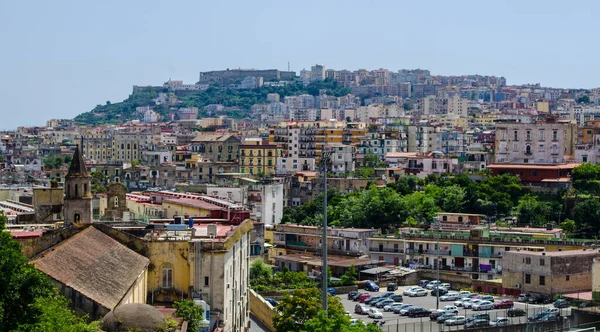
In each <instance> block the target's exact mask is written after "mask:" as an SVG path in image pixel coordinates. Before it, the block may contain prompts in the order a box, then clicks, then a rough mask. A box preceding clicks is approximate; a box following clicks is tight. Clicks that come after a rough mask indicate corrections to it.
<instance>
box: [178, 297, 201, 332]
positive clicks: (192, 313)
mask: <svg viewBox="0 0 600 332" xmlns="http://www.w3.org/2000/svg"><path fill="white" fill-rule="evenodd" d="M173 307H174V308H175V316H176V317H181V318H183V319H184V320H186V321H187V322H188V328H187V330H188V331H190V332H191V331H194V332H195V331H199V330H200V322H201V321H202V320H203V319H204V308H202V307H201V306H199V305H197V304H196V303H194V301H192V300H182V301H175V302H173Z"/></svg>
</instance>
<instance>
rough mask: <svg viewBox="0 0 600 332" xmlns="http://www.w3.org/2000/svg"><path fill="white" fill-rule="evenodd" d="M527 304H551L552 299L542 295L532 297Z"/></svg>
mask: <svg viewBox="0 0 600 332" xmlns="http://www.w3.org/2000/svg"><path fill="white" fill-rule="evenodd" d="M527 302H528V303H531V304H545V303H550V298H548V297H546V296H541V295H532V296H531V297H530V298H529V299H528V300H527Z"/></svg>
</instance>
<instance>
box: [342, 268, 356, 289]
mask: <svg viewBox="0 0 600 332" xmlns="http://www.w3.org/2000/svg"><path fill="white" fill-rule="evenodd" d="M356 278H358V274H357V273H356V269H355V268H354V265H350V267H349V268H348V270H347V271H346V272H345V273H344V274H343V275H342V277H341V278H340V279H341V281H342V285H344V286H352V285H354V283H355V282H356Z"/></svg>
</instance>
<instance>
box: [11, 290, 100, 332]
mask: <svg viewBox="0 0 600 332" xmlns="http://www.w3.org/2000/svg"><path fill="white" fill-rule="evenodd" d="M30 308H31V309H32V310H35V311H36V312H37V313H38V315H37V317H36V318H37V319H36V322H35V323H31V324H25V325H21V326H19V328H18V329H17V331H18V332H38V331H48V332H50V331H52V332H93V331H99V330H100V322H99V321H95V322H92V323H87V322H86V320H87V319H88V317H87V316H84V317H79V316H77V315H75V313H74V312H73V311H72V310H71V309H69V300H67V299H66V298H65V297H64V296H62V295H59V294H58V291H56V290H55V291H54V292H52V294H50V295H48V296H45V297H38V298H36V299H35V301H34V303H33V304H31V305H30Z"/></svg>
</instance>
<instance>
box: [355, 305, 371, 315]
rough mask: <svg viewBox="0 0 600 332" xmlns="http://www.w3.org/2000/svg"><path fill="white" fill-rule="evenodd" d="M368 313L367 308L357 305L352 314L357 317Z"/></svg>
mask: <svg viewBox="0 0 600 332" xmlns="http://www.w3.org/2000/svg"><path fill="white" fill-rule="evenodd" d="M367 311H369V307H368V306H366V305H364V304H357V305H355V306H354V312H355V313H357V314H359V315H366V314H367Z"/></svg>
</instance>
